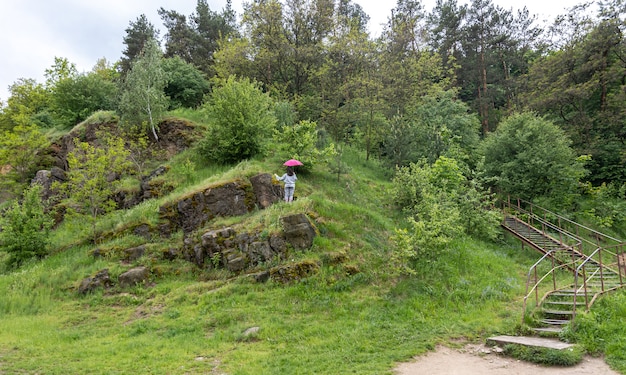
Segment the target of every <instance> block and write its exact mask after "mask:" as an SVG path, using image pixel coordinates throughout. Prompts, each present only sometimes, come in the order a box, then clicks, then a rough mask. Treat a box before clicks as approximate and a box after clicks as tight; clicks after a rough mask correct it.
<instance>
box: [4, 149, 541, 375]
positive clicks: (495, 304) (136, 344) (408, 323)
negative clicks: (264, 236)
mask: <svg viewBox="0 0 626 375" xmlns="http://www.w3.org/2000/svg"><path fill="white" fill-rule="evenodd" d="M344 161H345V162H346V164H347V166H348V167H349V173H347V174H343V175H341V176H339V178H338V177H337V175H336V174H331V173H330V172H329V171H327V170H326V169H325V168H323V167H319V168H315V169H314V170H313V171H312V172H311V173H309V174H306V175H299V180H298V182H299V183H298V186H297V188H296V198H297V199H296V201H295V202H294V203H293V204H290V205H289V204H286V203H282V202H281V203H278V204H275V205H274V206H272V207H270V208H268V209H266V210H258V211H254V212H252V213H250V214H248V215H244V216H242V217H236V218H218V219H216V220H214V221H213V222H211V223H209V225H208V228H213V227H214V228H221V227H223V226H226V225H234V226H240V227H244V228H255V229H261V230H263V229H266V230H268V231H272V230H276V228H277V227H278V226H279V218H280V217H281V216H283V215H286V214H289V213H296V212H298V213H299V212H302V213H306V214H307V215H309V217H311V218H312V219H313V221H314V222H315V224H316V226H317V227H318V229H319V231H320V236H318V237H317V238H316V240H315V242H314V245H313V247H312V248H311V249H310V250H309V251H304V252H291V253H290V254H289V257H288V259H286V260H285V261H284V262H286V263H290V262H299V261H304V260H310V261H315V262H317V263H319V264H320V266H321V268H320V272H319V273H318V274H316V275H314V276H312V277H309V278H306V279H304V280H301V281H298V282H293V283H289V284H281V283H278V282H273V281H269V282H267V283H257V282H255V281H254V280H252V278H250V277H248V276H246V275H244V274H234V273H230V272H227V271H225V270H211V271H207V270H200V269H199V268H197V267H196V266H195V265H193V264H191V263H189V262H187V261H185V260H182V259H176V260H173V261H169V260H164V259H163V257H162V256H161V254H162V253H163V251H165V250H167V249H169V248H175V247H177V246H180V245H181V243H182V238H181V237H182V236H181V235H180V234H177V235H174V236H172V237H171V238H152V239H151V240H145V239H144V238H142V237H139V236H136V235H134V234H132V233H127V232H126V231H124V230H123V228H125V227H129V226H132V225H134V224H137V223H148V224H150V225H156V224H157V223H158V208H159V206H160V205H161V204H163V202H166V201H167V200H170V199H174V198H175V197H176V196H180V195H183V194H187V193H188V192H190V191H194V190H197V189H201V188H202V187H204V186H207V185H208V184H211V183H215V182H219V181H223V180H227V179H232V178H235V177H249V176H252V175H255V174H257V173H260V172H269V173H278V172H280V171H281V170H282V165H281V160H279V159H278V158H276V157H273V156H271V155H270V156H268V157H266V158H263V159H256V160H250V161H246V162H242V163H240V164H238V165H236V166H234V167H232V168H226V167H219V166H213V165H206V163H204V162H203V161H202V160H198V159H197V157H196V156H194V154H193V153H191V152H183V153H181V154H179V155H177V156H175V157H174V158H173V159H171V160H170V161H169V162H168V164H169V165H170V167H171V169H170V171H169V172H168V173H167V174H166V175H165V176H163V178H165V179H168V180H169V182H170V183H171V184H172V185H173V186H174V187H175V188H174V190H173V191H172V192H171V193H170V195H169V196H165V197H163V198H160V199H158V200H150V201H147V202H144V203H142V204H140V205H139V206H137V207H135V208H133V209H131V210H127V211H118V212H115V213H113V214H111V215H108V216H107V217H104V218H102V219H101V220H100V222H99V223H98V228H99V229H100V230H101V232H102V233H113V235H109V236H106V237H103V242H102V243H99V244H98V245H97V248H99V249H100V253H102V254H104V256H102V257H94V256H93V254H92V252H93V250H94V249H95V248H96V246H95V245H92V244H90V242H89V241H88V238H89V234H88V233H87V232H88V231H86V230H85V229H84V228H83V226H81V223H77V222H65V223H63V225H61V227H59V228H58V229H57V230H56V231H55V232H54V234H53V235H54V237H53V243H54V249H55V251H54V254H52V255H51V256H49V257H48V258H46V259H44V260H42V261H39V262H33V263H29V264H27V265H25V266H24V267H22V268H21V269H20V270H19V271H17V272H3V273H2V275H0V295H1V296H2V298H0V321H1V322H2V327H3V328H2V329H0V373H7V374H8V373H25V374H35V373H38V374H129V373H136V374H143V373H150V374H346V373H351V374H385V373H389V374H390V373H392V370H393V368H394V367H395V366H396V364H397V363H398V362H401V361H406V360H409V359H410V358H411V357H412V356H415V355H417V354H421V353H424V352H426V351H428V350H432V349H433V348H434V347H435V346H436V345H437V344H439V343H445V344H448V345H458V344H460V343H462V342H466V341H482V340H483V339H484V338H485V337H486V336H488V335H491V334H506V333H514V332H515V330H516V329H518V328H519V324H520V321H521V315H522V312H521V305H522V304H521V300H520V299H521V297H522V295H523V293H524V290H525V289H524V288H525V284H524V283H525V273H526V272H527V270H528V267H529V266H530V265H532V264H533V263H534V262H535V261H536V259H537V256H536V254H535V253H532V252H531V251H530V250H528V249H526V250H522V249H521V247H520V245H519V243H517V242H515V241H513V240H511V239H508V238H506V237H505V236H504V235H503V236H502V238H501V240H500V241H499V242H497V243H486V242H481V241H477V240H474V239H471V238H458V239H456V240H455V241H454V242H453V243H452V244H451V248H450V250H451V251H449V252H446V254H447V255H445V258H442V259H440V260H439V261H438V262H434V263H432V264H430V265H428V266H427V267H425V268H422V269H418V270H417V274H416V275H415V276H411V277H401V276H396V275H395V273H394V272H392V271H393V265H392V264H391V258H392V252H393V244H392V243H391V241H390V236H392V234H393V233H394V229H395V228H399V227H402V226H403V225H404V219H403V215H402V214H401V212H400V211H399V210H397V209H396V208H395V207H394V206H393V205H392V202H391V199H390V197H389V195H388V190H389V188H390V182H389V175H388V174H387V173H386V172H385V170H384V169H383V168H381V167H380V166H379V165H377V163H376V162H373V161H365V159H364V156H363V155H361V154H360V153H359V152H357V151H354V150H349V149H348V150H347V151H346V153H345V160H344ZM138 245H146V248H147V251H146V254H145V255H144V256H143V257H142V258H140V259H139V260H136V261H132V262H127V261H124V260H123V257H121V255H120V252H121V250H123V249H125V248H128V247H131V246H138ZM136 265H144V266H147V267H149V269H150V270H151V278H150V283H149V284H148V285H142V286H136V287H133V288H120V287H119V286H115V287H113V288H112V289H110V290H100V291H99V292H96V293H93V294H88V295H86V296H79V295H78V294H77V292H76V288H77V286H78V284H79V283H80V281H81V280H82V279H84V278H85V277H88V276H92V275H94V274H95V273H96V272H97V271H99V270H102V269H105V268H107V269H109V272H110V274H111V275H112V276H116V275H119V274H121V273H122V272H124V271H125V270H127V269H129V268H131V267H133V266H136ZM274 265H276V264H275V263H273V264H267V265H262V266H261V267H259V268H260V269H262V268H263V267H265V268H269V267H271V266H274ZM251 328H252V329H251Z"/></svg>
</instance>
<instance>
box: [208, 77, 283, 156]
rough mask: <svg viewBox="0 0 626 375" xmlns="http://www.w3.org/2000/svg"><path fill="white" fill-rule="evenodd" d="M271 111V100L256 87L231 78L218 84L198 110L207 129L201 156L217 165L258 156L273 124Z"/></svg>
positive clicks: (244, 81) (274, 119) (245, 80)
mask: <svg viewBox="0 0 626 375" xmlns="http://www.w3.org/2000/svg"><path fill="white" fill-rule="evenodd" d="M272 108H273V103H272V99H271V98H270V97H269V95H267V94H265V93H263V92H262V91H261V89H260V87H259V85H258V84H257V83H255V82H252V81H250V80H249V79H247V78H244V79H240V80H238V79H236V78H235V77H232V76H231V77H230V78H229V79H227V80H225V81H222V82H221V85H220V86H219V87H216V88H215V89H214V90H213V92H212V93H211V96H210V97H209V100H208V102H207V103H205V104H204V105H203V107H202V111H203V112H204V113H205V115H206V118H207V121H209V123H210V127H209V130H208V131H207V134H206V136H205V138H204V140H203V141H202V142H201V147H200V150H201V153H202V154H203V155H205V156H206V157H208V158H209V160H212V161H216V162H219V163H233V162H238V161H241V160H244V159H248V158H250V157H253V156H255V155H257V154H260V153H262V152H263V151H264V150H265V144H266V142H267V139H268V137H269V136H270V135H271V133H272V130H273V129H274V126H275V124H276V118H275V117H274V115H273V113H272Z"/></svg>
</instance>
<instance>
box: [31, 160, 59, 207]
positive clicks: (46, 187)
mask: <svg viewBox="0 0 626 375" xmlns="http://www.w3.org/2000/svg"><path fill="white" fill-rule="evenodd" d="M66 180H67V177H66V175H65V172H64V171H63V170H62V169H61V168H58V167H53V168H52V169H51V170H49V171H48V170H40V171H37V173H36V174H35V177H34V178H33V179H32V181H31V182H30V185H31V186H33V185H35V184H39V185H41V187H42V188H43V189H42V191H41V199H42V200H44V201H46V200H49V199H50V198H52V197H54V196H56V195H58V193H59V192H58V191H56V190H55V189H53V188H52V185H53V184H54V183H55V182H59V183H61V182H64V181H66Z"/></svg>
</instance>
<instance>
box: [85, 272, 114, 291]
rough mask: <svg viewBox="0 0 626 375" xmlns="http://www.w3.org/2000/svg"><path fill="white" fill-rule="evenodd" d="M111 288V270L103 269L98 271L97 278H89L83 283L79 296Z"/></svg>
mask: <svg viewBox="0 0 626 375" xmlns="http://www.w3.org/2000/svg"><path fill="white" fill-rule="evenodd" d="M110 286H111V278H110V277H109V270H108V269H106V268H105V269H103V270H101V271H98V272H97V273H96V274H95V276H93V277H88V278H86V279H84V280H83V281H81V283H80V286H79V287H78V294H83V295H84V294H87V293H91V292H93V291H95V290H96V289H98V288H108V287H110Z"/></svg>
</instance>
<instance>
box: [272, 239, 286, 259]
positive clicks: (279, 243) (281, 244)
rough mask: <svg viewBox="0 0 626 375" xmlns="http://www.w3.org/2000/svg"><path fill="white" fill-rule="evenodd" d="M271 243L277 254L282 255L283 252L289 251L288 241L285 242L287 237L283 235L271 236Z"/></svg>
mask: <svg viewBox="0 0 626 375" xmlns="http://www.w3.org/2000/svg"><path fill="white" fill-rule="evenodd" d="M269 244H270V247H271V248H272V250H274V252H275V253H276V254H279V255H281V256H282V255H283V254H285V253H286V252H287V243H286V242H285V239H284V238H283V237H281V236H277V235H272V236H270V239H269Z"/></svg>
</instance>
